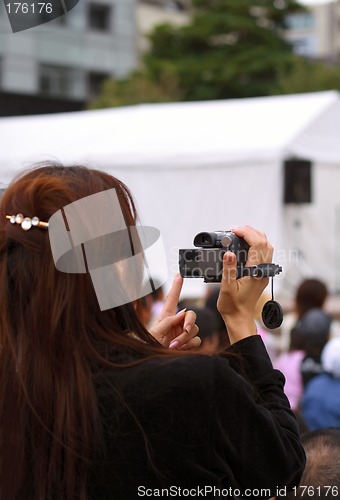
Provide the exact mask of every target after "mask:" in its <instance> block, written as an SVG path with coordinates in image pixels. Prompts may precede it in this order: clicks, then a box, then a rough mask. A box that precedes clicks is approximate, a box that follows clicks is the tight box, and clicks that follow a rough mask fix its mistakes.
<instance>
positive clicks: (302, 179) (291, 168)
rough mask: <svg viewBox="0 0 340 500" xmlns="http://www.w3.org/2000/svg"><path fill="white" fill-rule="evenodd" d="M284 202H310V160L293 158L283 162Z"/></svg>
mask: <svg viewBox="0 0 340 500" xmlns="http://www.w3.org/2000/svg"><path fill="white" fill-rule="evenodd" d="M283 201H284V203H312V162H310V161H309V160H298V159H295V158H292V159H289V160H285V162H284V198H283Z"/></svg>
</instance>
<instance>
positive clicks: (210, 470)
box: [89, 336, 305, 500]
mask: <svg viewBox="0 0 340 500" xmlns="http://www.w3.org/2000/svg"><path fill="white" fill-rule="evenodd" d="M229 350H230V351H232V352H234V353H238V354H239V357H238V358H236V359H235V358H234V357H233V358H229V359H227V358H224V357H221V356H217V355H215V356H208V355H192V356H188V357H180V358H171V359H169V358H158V359H156V360H151V361H145V362H143V363H141V364H140V365H138V366H134V367H133V368H128V369H124V370H119V371H118V372H112V373H110V374H108V373H107V374H106V375H105V377H102V378H101V379H100V381H99V382H98V398H99V404H100V409H101V414H102V418H103V422H104V432H105V440H106V443H107V450H106V456H105V457H103V456H101V457H100V456H99V455H98V457H97V458H96V460H95V462H94V464H93V467H92V469H91V474H90V478H89V491H90V499H91V500H113V499H115V500H120V499H139V498H143V497H145V498H148V497H149V498H150V497H151V498H155V497H170V498H171V497H177V498H183V497H185V496H186V497H188V496H189V498H190V497H196V496H197V497H198V498H199V497H202V498H208V497H209V498H214V497H216V498H219V497H220V498H221V497H224V498H232V497H233V496H241V497H242V496H245V497H246V498H248V499H249V498H256V499H257V500H258V499H265V498H269V497H271V496H275V495H276V494H277V493H278V489H281V490H282V488H285V487H287V491H288V490H289V489H290V488H291V487H293V486H295V485H298V483H299V480H300V477H301V474H302V471H303V468H304V465H305V455H304V451H303V448H302V446H301V444H300V441H299V433H298V427H297V423H296V420H295V417H294V415H293V413H292V411H291V410H290V406H289V403H288V400H287V398H286V396H285V395H284V392H283V386H284V377H283V375H282V374H281V372H279V371H277V370H274V369H273V367H272V364H271V362H270V359H269V357H268V355H267V352H266V350H265V347H264V345H263V343H262V340H261V338H260V337H259V336H252V337H249V338H247V339H244V340H241V341H239V342H237V343H236V344H234V345H233V346H232V347H231V348H229ZM240 373H242V375H241V374H240ZM117 389H118V393H116V390H117ZM189 490H191V491H189ZM261 490H262V491H261ZM268 490H269V491H268ZM281 493H282V491H281Z"/></svg>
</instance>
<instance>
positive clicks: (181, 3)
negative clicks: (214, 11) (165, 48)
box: [136, 0, 190, 54]
mask: <svg viewBox="0 0 340 500" xmlns="http://www.w3.org/2000/svg"><path fill="white" fill-rule="evenodd" d="M136 14H137V27H138V48H139V53H140V54H142V53H143V52H145V51H147V49H148V47H149V41H148V38H147V36H148V34H149V33H150V32H151V31H152V30H153V29H154V28H155V26H157V25H159V24H164V23H170V24H175V25H177V26H181V25H183V24H187V23H188V22H190V0H138V3H137V11H136Z"/></svg>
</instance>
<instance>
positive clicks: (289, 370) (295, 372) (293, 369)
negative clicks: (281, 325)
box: [274, 328, 306, 412]
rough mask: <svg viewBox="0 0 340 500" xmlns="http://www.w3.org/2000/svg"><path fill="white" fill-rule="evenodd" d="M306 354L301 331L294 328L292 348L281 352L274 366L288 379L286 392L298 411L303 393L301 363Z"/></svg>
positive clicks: (291, 403)
mask: <svg viewBox="0 0 340 500" xmlns="http://www.w3.org/2000/svg"><path fill="white" fill-rule="evenodd" d="M305 356H306V353H305V351H304V350H303V349H302V340H301V337H300V335H299V332H298V331H297V330H296V329H295V328H293V329H292V332H291V341H290V348H289V351H288V352H283V353H281V354H280V355H279V356H278V357H277V359H276V360H275V362H274V367H275V368H276V369H277V370H280V371H281V372H282V373H283V374H284V376H285V379H286V383H285V388H284V392H285V394H286V396H287V398H288V400H289V402H290V406H291V408H292V410H293V411H295V412H298V410H299V403H300V399H301V397H302V394H303V383H302V375H301V363H302V360H303V358H304V357H305Z"/></svg>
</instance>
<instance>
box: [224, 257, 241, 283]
mask: <svg viewBox="0 0 340 500" xmlns="http://www.w3.org/2000/svg"><path fill="white" fill-rule="evenodd" d="M236 266H237V259H236V255H235V254H234V253H233V252H226V253H225V254H224V255H223V278H222V283H221V286H225V285H228V286H230V285H231V284H232V283H233V282H234V283H235V282H236V276H237V269H236Z"/></svg>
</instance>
